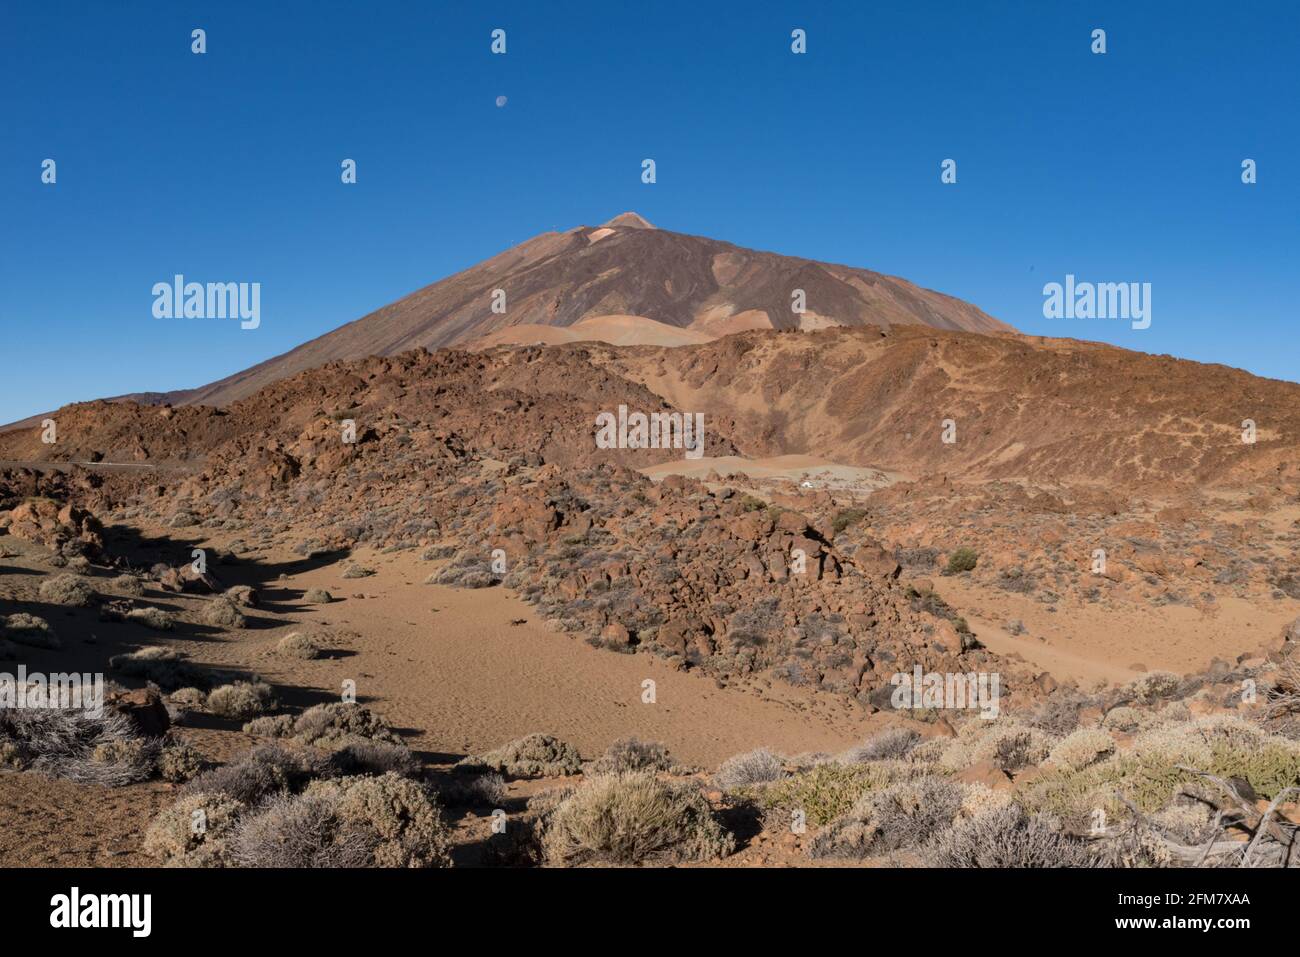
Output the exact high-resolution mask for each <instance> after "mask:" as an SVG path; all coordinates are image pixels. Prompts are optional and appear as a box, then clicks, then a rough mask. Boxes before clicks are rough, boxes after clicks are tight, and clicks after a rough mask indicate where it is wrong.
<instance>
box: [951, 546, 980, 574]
mask: <svg viewBox="0 0 1300 957" xmlns="http://www.w3.org/2000/svg"><path fill="white" fill-rule="evenodd" d="M978 562H979V553H978V552H977V551H975V549H973V548H967V547H966V546H965V545H963V546H962V547H961V548H957V549H954V550H953V552H952V554H950V555H949V556H948V564H947V566H946V567H945V568H944V574H946V575H960V574H961V573H962V572H968V571H972V570H973V569H974V568H975V565H976V564H977V563H978Z"/></svg>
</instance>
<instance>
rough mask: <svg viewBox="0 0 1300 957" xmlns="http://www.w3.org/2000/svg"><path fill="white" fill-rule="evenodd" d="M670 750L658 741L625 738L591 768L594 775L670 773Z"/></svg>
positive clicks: (611, 746)
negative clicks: (643, 772)
mask: <svg viewBox="0 0 1300 957" xmlns="http://www.w3.org/2000/svg"><path fill="white" fill-rule="evenodd" d="M672 766H673V761H672V758H670V757H669V756H668V749H667V748H665V747H664V746H663V745H662V744H660V743H659V742H657V741H649V742H647V741H638V740H637V739H636V738H623V739H621V740H619V741H615V742H614V743H613V744H611V745H610V746H609V747H608V748H607V749H606V750H605V753H604V754H602V755H601V756H600V757H599V758H597V759H596V761H595V763H594V764H592V766H591V769H590V770H591V772H592V773H594V774H616V773H618V772H620V771H668V770H670V769H671V768H672Z"/></svg>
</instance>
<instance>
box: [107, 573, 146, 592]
mask: <svg viewBox="0 0 1300 957" xmlns="http://www.w3.org/2000/svg"><path fill="white" fill-rule="evenodd" d="M113 591H115V592H119V593H120V594H123V595H132V596H136V597H138V596H140V595H143V594H144V583H143V582H142V581H140V578H139V576H137V575H118V576H117V577H116V578H114V579H113Z"/></svg>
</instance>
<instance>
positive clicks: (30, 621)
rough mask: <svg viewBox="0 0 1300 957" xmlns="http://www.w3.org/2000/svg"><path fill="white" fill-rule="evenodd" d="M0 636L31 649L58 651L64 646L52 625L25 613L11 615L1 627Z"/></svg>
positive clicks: (4, 620)
mask: <svg viewBox="0 0 1300 957" xmlns="http://www.w3.org/2000/svg"><path fill="white" fill-rule="evenodd" d="M0 635H2V636H4V637H5V638H8V639H9V640H10V641H13V642H15V643H16V644H20V645H27V646H28V647H31V648H48V649H56V648H61V647H62V646H63V642H61V641H59V636H58V635H56V634H55V633H54V629H53V628H51V627H50V623H49V622H47V621H46V620H45V619H44V618H37V617H36V616H35V615H29V614H27V612H25V611H20V612H18V613H17V614H16V615H10V616H9V617H8V618H5V619H3V624H2V625H0Z"/></svg>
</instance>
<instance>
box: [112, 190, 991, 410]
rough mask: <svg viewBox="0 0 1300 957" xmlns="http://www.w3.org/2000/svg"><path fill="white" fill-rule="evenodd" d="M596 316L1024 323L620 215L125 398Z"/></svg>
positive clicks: (154, 400) (714, 324)
mask: <svg viewBox="0 0 1300 957" xmlns="http://www.w3.org/2000/svg"><path fill="white" fill-rule="evenodd" d="M496 290H501V294H502V295H504V297H505V298H504V309H505V311H504V312H499V311H493V303H494V295H495V294H496ZM795 290H802V291H803V294H804V300H805V304H806V311H805V312H804V313H802V314H797V313H795V312H794V311H793V310H792V297H793V295H794V291H795ZM497 301H498V302H499V301H500V299H499V297H498V299H497ZM498 308H500V306H498ZM599 316H630V317H644V318H645V319H647V320H651V321H652V322H653V323H660V324H664V325H667V326H671V327H675V328H678V329H690V330H692V332H696V331H698V332H702V333H705V334H707V335H708V336H709V337H710V338H713V337H715V336H717V335H725V334H727V333H728V332H735V331H742V330H745V329H753V328H776V329H795V328H805V329H808V328H814V329H815V328H824V327H827V326H849V327H861V326H880V327H888V326H893V325H921V326H930V327H933V328H937V329H954V330H966V331H971V332H984V333H995V332H1014V331H1015V330H1013V329H1012V328H1011V327H1010V326H1008V325H1006V324H1005V323H1002V322H999V321H998V320H997V319H994V318H993V317H992V316H989V315H987V314H985V313H984V312H982V311H980V310H979V309H978V308H976V307H975V306H973V305H971V304H969V303H966V302H963V301H961V300H960V299H954V298H953V297H951V296H947V295H944V294H942V293H938V292H933V291H931V290H928V289H922V288H921V287H919V286H916V285H913V284H912V283H910V282H908V281H907V280H905V279H898V278H895V277H892V276H885V275H882V274H880V273H875V272H871V271H870V270H866V269H857V268H853V267H850V266H841V265H834V264H830V263H822V262H815V261H813V260H809V259H800V258H798V257H794V256H782V255H778V254H776V253H770V252H759V251H756V250H752V249H745V248H743V247H740V246H735V245H733V244H731V243H727V242H721V241H718V240H714V239H706V238H704V237H701V236H688V235H685V234H683V233H675V232H671V231H668V230H664V229H657V228H655V227H653V226H651V225H650V223H648V222H647V221H646V220H644V219H643V218H641V217H640V216H638V215H637V214H636V213H623V214H622V215H620V216H616V217H615V218H614V219H611V220H610V221H609V222H607V223H605V224H603V225H601V226H598V227H592V226H578V227H576V228H574V229H570V230H567V231H565V232H559V233H556V232H548V233H542V234H541V235H539V236H535V237H533V238H532V239H529V240H527V241H526V242H523V243H520V244H519V245H518V246H515V247H513V248H511V249H507V250H506V251H505V252H502V253H500V254H498V255H496V256H493V257H492V258H490V259H487V260H484V261H483V262H481V263H479V264H478V265H476V266H473V267H471V268H469V269H466V270H464V271H463V272H459V273H456V274H455V275H453V276H449V277H447V278H446V279H443V280H440V281H439V282H436V283H433V284H432V285H430V286H426V287H424V288H423V289H419V290H417V291H415V292H413V293H411V294H410V295H407V296H404V297H402V298H401V299H398V300H397V301H396V302H393V303H390V304H389V305H387V306H384V307H383V308H381V309H377V310H376V311H374V312H372V313H370V314H369V315H366V316H363V317H361V318H360V319H357V320H355V321H354V322H351V323H348V324H347V325H344V326H341V327H340V328H338V329H335V330H334V331H332V332H329V333H326V334H325V335H323V336H320V337H319V338H316V339H313V340H311V341H309V342H306V343H303V344H302V345H300V346H298V347H297V348H295V349H292V350H290V351H289V352H286V353H284V354H283V355H279V356H275V357H274V358H271V359H268V360H266V361H265V362H262V363H259V364H258V365H255V366H253V367H251V368H249V369H245V370H244V371H242V372H238V373H236V374H234V375H232V376H228V377H226V378H224V379H221V380H219V381H217V382H213V383H210V384H209V385H205V386H201V387H199V388H197V389H188V390H183V391H179V392H171V393H162V394H158V393H147V394H146V393H138V394H133V395H129V396H124V397H123V398H126V399H132V400H134V401H140V402H147V403H149V404H161V403H164V402H170V403H172V404H176V405H181V404H185V405H189V404H204V405H227V404H228V403H230V402H232V401H234V400H235V399H240V398H243V397H245V396H249V395H252V394H253V393H254V392H256V391H257V390H258V389H261V388H263V387H264V386H266V385H269V384H270V383H272V382H276V381H278V380H280V379H284V378H287V377H289V376H291V375H294V374H296V373H298V372H302V371H304V370H307V369H313V368H317V367H319V366H322V365H324V364H325V363H327V362H331V361H333V360H336V359H360V358H364V357H366V356H371V355H379V356H391V355H397V354H398V353H401V352H405V351H407V350H410V349H415V348H420V347H423V348H427V349H436V348H439V347H441V346H454V345H466V344H472V343H475V342H477V341H479V340H481V339H483V338H484V337H487V336H491V335H492V334H498V335H499V334H501V333H502V331H503V330H507V329H509V328H510V327H514V326H529V327H539V326H549V327H569V326H572V325H574V324H575V323H578V322H581V321H582V320H584V319H591V318H594V317H599Z"/></svg>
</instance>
